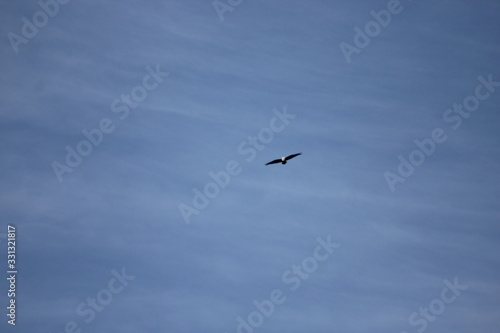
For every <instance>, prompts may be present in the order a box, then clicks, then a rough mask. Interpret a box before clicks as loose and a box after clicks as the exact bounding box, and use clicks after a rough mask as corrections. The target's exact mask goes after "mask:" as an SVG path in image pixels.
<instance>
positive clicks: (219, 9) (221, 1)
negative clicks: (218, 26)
mask: <svg viewBox="0 0 500 333" xmlns="http://www.w3.org/2000/svg"><path fill="white" fill-rule="evenodd" d="M242 2H243V0H215V1H214V2H212V5H213V6H214V9H215V12H216V13H217V16H219V20H220V21H221V22H224V13H225V12H228V11H229V12H232V11H233V10H234V9H235V8H236V7H238V6H239V5H241V3H242Z"/></svg>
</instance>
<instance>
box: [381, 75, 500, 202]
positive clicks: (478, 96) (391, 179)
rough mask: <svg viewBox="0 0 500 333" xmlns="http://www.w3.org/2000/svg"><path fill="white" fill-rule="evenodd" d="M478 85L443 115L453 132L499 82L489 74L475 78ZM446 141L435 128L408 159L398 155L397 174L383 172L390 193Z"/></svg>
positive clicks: (442, 131)
mask: <svg viewBox="0 0 500 333" xmlns="http://www.w3.org/2000/svg"><path fill="white" fill-rule="evenodd" d="M477 80H478V81H479V84H478V85H477V86H476V88H475V89H474V93H473V94H471V95H469V96H467V97H465V98H464V100H463V101H462V104H457V103H455V104H453V107H452V108H449V109H447V110H446V111H445V112H444V113H443V116H442V118H443V121H444V122H445V123H446V124H448V125H449V126H450V127H451V128H452V129H453V130H457V129H458V128H459V127H460V126H461V125H462V122H463V120H464V119H468V118H469V117H470V116H471V114H472V113H473V112H476V111H477V110H478V109H479V107H480V105H481V101H485V100H487V99H488V98H490V96H491V95H492V94H493V93H494V92H495V90H496V89H495V88H496V87H500V82H496V81H493V75H492V74H489V75H488V76H487V78H485V77H484V76H482V75H480V76H478V77H477ZM447 139H448V135H447V134H446V131H445V130H444V129H443V128H441V127H437V128H435V129H433V130H432V131H431V134H430V137H429V138H424V139H422V140H418V139H416V140H415V141H414V143H415V145H416V146H417V148H416V149H414V150H413V151H411V152H410V153H409V154H408V158H405V157H403V155H398V160H399V162H400V163H399V165H398V167H397V172H391V171H385V172H384V174H383V175H384V178H385V180H386V182H387V185H388V186H389V189H390V190H391V192H394V191H396V184H398V183H403V182H404V181H405V180H406V179H408V177H410V176H411V175H413V173H414V172H415V170H416V168H418V167H419V166H421V165H422V164H423V163H424V162H425V161H426V158H427V157H430V156H431V155H432V154H434V152H435V151H436V147H437V145H438V144H440V143H443V142H445V141H446V140H447Z"/></svg>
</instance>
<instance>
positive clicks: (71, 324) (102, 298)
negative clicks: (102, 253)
mask: <svg viewBox="0 0 500 333" xmlns="http://www.w3.org/2000/svg"><path fill="white" fill-rule="evenodd" d="M111 274H112V275H113V277H112V278H111V279H109V280H108V283H107V284H106V287H105V288H102V289H101V290H99V291H98V292H97V293H96V294H95V297H87V299H86V300H85V302H81V303H80V304H78V306H77V307H76V309H75V313H76V314H77V315H78V316H80V317H83V318H84V319H83V323H85V324H90V323H91V322H93V321H94V319H95V318H96V316H97V313H100V312H102V311H103V310H104V309H105V308H106V307H107V306H108V305H110V304H111V302H112V301H113V300H114V295H118V294H120V293H122V292H123V290H125V287H127V286H128V285H129V282H130V281H133V280H134V279H135V276H133V275H128V274H127V273H126V272H125V267H122V270H121V272H119V271H117V270H116V269H112V270H111ZM83 323H82V324H83ZM82 331H83V330H82V328H81V324H80V325H79V324H78V323H77V322H76V321H74V320H70V321H68V322H66V323H65V324H64V333H81V332H82Z"/></svg>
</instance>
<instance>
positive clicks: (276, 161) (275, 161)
mask: <svg viewBox="0 0 500 333" xmlns="http://www.w3.org/2000/svg"><path fill="white" fill-rule="evenodd" d="M274 163H281V158H278V159H277V160H273V161H271V162H267V163H266V165H269V164H274Z"/></svg>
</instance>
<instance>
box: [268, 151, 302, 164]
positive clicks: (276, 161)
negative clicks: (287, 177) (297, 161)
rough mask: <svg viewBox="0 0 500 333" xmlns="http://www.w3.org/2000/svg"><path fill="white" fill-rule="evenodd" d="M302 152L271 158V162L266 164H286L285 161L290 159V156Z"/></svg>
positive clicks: (292, 156)
mask: <svg viewBox="0 0 500 333" xmlns="http://www.w3.org/2000/svg"><path fill="white" fill-rule="evenodd" d="M301 154H302V153H298V154H292V155H288V156H287V157H282V158H278V159H276V160H272V161H271V162H267V163H266V165H269V164H275V163H281V164H286V161H288V160H291V159H292V158H294V157H295V156H299V155H301Z"/></svg>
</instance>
